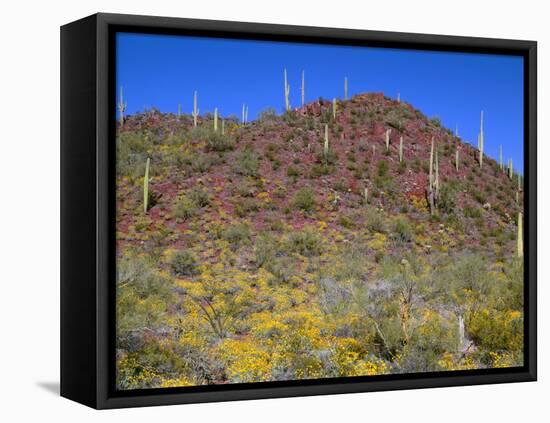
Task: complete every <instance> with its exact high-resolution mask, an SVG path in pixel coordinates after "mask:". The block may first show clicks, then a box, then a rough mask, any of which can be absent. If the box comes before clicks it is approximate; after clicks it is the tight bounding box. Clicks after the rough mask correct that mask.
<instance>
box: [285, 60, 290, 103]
mask: <svg viewBox="0 0 550 423" xmlns="http://www.w3.org/2000/svg"><path fill="white" fill-rule="evenodd" d="M289 96H290V85H289V83H288V78H287V75H286V68H285V110H286V111H287V112H288V111H290V99H289Z"/></svg>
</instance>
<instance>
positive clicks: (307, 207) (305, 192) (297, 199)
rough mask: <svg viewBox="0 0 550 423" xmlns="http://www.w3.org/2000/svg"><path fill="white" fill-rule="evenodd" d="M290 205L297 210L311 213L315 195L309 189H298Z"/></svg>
mask: <svg viewBox="0 0 550 423" xmlns="http://www.w3.org/2000/svg"><path fill="white" fill-rule="evenodd" d="M292 205H293V206H294V208H295V209H297V210H302V211H304V212H311V211H312V210H313V209H314V208H315V193H314V192H313V190H312V189H311V188H308V187H304V188H300V189H299V190H298V191H296V193H295V194H294V197H293V199H292Z"/></svg>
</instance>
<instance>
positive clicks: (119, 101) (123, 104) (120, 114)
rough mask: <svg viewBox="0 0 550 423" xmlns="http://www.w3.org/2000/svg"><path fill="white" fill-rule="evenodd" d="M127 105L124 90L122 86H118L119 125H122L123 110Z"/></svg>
mask: <svg viewBox="0 0 550 423" xmlns="http://www.w3.org/2000/svg"><path fill="white" fill-rule="evenodd" d="M127 107H128V103H126V102H125V101H124V91H123V89H122V87H120V98H119V99H118V113H119V116H120V119H119V121H120V126H123V125H124V112H125V111H126V108H127Z"/></svg>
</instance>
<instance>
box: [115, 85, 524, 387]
mask: <svg viewBox="0 0 550 423" xmlns="http://www.w3.org/2000/svg"><path fill="white" fill-rule="evenodd" d="M215 127H216V130H214V128H215ZM479 157H480V155H479V151H478V150H477V148H474V147H473V146H471V145H469V144H467V143H464V142H463V140H461V139H460V138H458V137H456V136H454V134H453V133H452V132H451V131H449V130H448V129H446V128H444V127H442V126H441V123H440V121H439V120H438V119H429V118H427V117H426V116H424V115H423V114H422V112H421V111H419V110H417V109H415V108H414V107H413V106H412V105H410V104H406V103H403V102H398V101H395V100H392V99H389V98H387V97H385V96H384V95H383V94H377V93H369V94H361V95H356V96H354V97H353V98H351V100H348V101H338V102H337V103H336V104H334V103H333V102H332V101H327V100H323V99H319V100H318V101H316V102H313V103H310V104H307V105H306V106H305V107H303V108H300V109H296V110H293V111H289V112H286V113H285V114H283V115H277V114H276V113H275V112H274V111H273V110H266V111H264V112H263V113H262V114H261V115H260V116H259V118H258V119H257V120H255V121H253V122H250V123H247V124H241V123H240V122H239V121H238V120H237V119H236V118H235V117H225V118H224V119H222V118H216V117H215V116H213V115H205V116H202V117H199V118H198V122H197V126H196V127H195V126H194V122H193V119H192V117H191V116H188V115H181V116H176V115H174V114H163V113H160V112H158V111H155V110H153V111H150V112H147V113H143V114H138V115H133V116H129V117H127V118H126V119H125V121H124V123H123V124H122V125H121V127H120V128H119V130H118V137H117V245H118V250H119V264H118V269H119V277H118V281H117V283H118V289H119V290H118V296H117V300H118V312H119V319H118V329H119V334H118V365H119V378H118V383H119V386H120V387H121V388H124V389H131V388H136V387H158V386H187V385H197V384H208V383H228V382H233V383H234V382H250V381H269V380H286V379H300V378H311V377H338V376H364V375H372V374H380V373H399V372H411V371H433V370H453V369H469V368H480V367H498V366H511V365H517V364H518V363H520V362H521V360H522V358H521V351H522V342H523V341H522V334H521V330H520V328H521V325H522V324H523V314H522V313H523V311H522V290H523V288H522V283H523V280H522V278H523V275H522V271H521V266H522V264H521V260H519V259H517V258H516V257H517V256H518V255H519V256H521V253H522V251H521V242H519V243H518V236H520V239H521V232H520V231H518V226H517V223H518V215H519V213H520V212H521V211H522V210H523V195H522V194H523V193H522V190H521V177H520V176H518V175H517V174H516V173H514V172H513V170H511V169H508V168H507V167H504V166H502V167H501V166H500V165H499V163H497V162H496V161H495V160H493V159H492V158H489V157H487V156H484V157H483V163H482V166H480V163H479V162H480V160H479ZM148 159H149V160H148ZM148 161H149V166H148V167H147V166H146V164H147V162H148ZM146 167H147V174H148V179H147V180H145V181H144V175H145V174H146ZM430 168H431V172H432V176H431V178H430V176H429V175H430ZM430 180H431V181H432V184H430V183H429V181H430ZM430 186H431V187H432V188H430ZM430 196H432V198H434V204H433V207H430V201H429V199H430ZM520 220H521V219H520ZM518 234H519V235H518ZM166 361H168V362H169V363H170V364H166V363H165V362H166ZM161 363H164V364H161Z"/></svg>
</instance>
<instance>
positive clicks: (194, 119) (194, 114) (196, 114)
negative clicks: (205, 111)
mask: <svg viewBox="0 0 550 423" xmlns="http://www.w3.org/2000/svg"><path fill="white" fill-rule="evenodd" d="M191 116H193V126H194V127H197V117H198V116H199V109H197V92H196V91H195V94H194V95H193V112H192V113H191Z"/></svg>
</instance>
